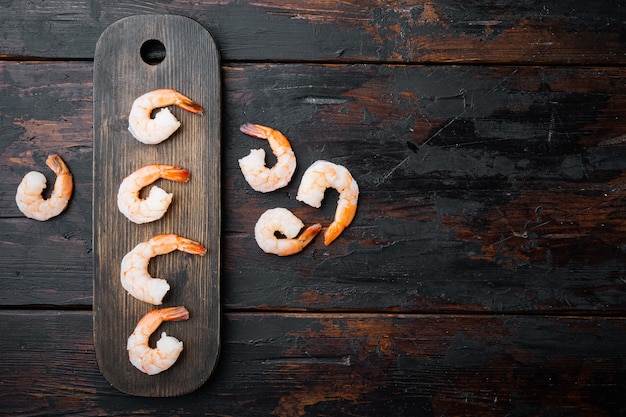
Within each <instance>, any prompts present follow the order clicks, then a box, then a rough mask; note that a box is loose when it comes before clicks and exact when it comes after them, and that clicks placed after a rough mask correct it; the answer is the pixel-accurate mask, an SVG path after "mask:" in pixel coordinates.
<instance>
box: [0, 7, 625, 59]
mask: <svg viewBox="0 0 626 417" xmlns="http://www.w3.org/2000/svg"><path fill="white" fill-rule="evenodd" d="M151 13H155V14H179V15H183V16H187V17H191V18H193V19H195V20H197V21H198V22H199V23H201V24H202V25H204V26H205V27H206V28H207V29H208V30H209V31H210V32H211V33H212V34H213V35H214V36H215V37H216V39H217V42H218V44H219V45H220V49H221V51H222V53H223V58H224V60H226V61H233V60H236V61H242V60H244V61H245V60H288V61H294V60H295V61H304V60H309V61H326V62H328V61H355V60H358V61H386V62H429V63H436V62H439V63H441V62H457V63H460V62H465V63H478V62H480V63H520V64H521V63H524V64H624V63H625V62H626V44H625V42H624V38H623V22H624V19H625V16H626V10H624V7H622V5H621V4H619V3H615V2H614V1H611V0H600V1H594V2H588V1H573V2H572V1H569V2H566V3H563V2H559V1H549V2H545V1H539V0H528V1H523V2H520V1H507V2H494V1H489V2H474V1H468V0H465V1H453V0H438V1H436V2H433V1H419V2H409V3H407V2H404V1H393V2H380V1H377V0H365V1H364V0H353V1H343V2H340V3H336V2H327V1H323V0H311V1H302V0H292V1H287V2H285V1H276V0H270V1H263V2H254V3H242V2H239V1H235V0H230V1H214V0H203V1H196V2H187V1H181V0H174V1H142V2H136V1H120V0H118V1H106V2H105V1H86V0H74V1H71V2H68V1H66V0H62V1H61V0H52V1H50V0H48V1H46V2H28V3H26V4H23V3H18V2H4V4H3V6H2V13H0V56H5V57H45V58H80V59H90V58H93V51H94V47H95V44H96V40H97V39H98V37H99V36H100V33H102V31H103V30H104V29H105V28H106V27H107V26H109V25H110V24H111V23H113V22H114V21H116V20H118V19H121V18H123V17H127V16H130V15H136V14H151Z"/></svg>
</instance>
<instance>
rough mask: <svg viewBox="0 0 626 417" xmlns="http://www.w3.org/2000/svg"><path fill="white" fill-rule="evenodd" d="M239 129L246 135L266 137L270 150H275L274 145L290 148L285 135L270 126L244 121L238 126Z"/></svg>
mask: <svg viewBox="0 0 626 417" xmlns="http://www.w3.org/2000/svg"><path fill="white" fill-rule="evenodd" d="M239 130H241V131H242V132H243V133H245V134H246V135H250V136H254V137H255V138H259V139H267V140H268V141H269V142H270V146H271V147H272V150H274V151H276V150H275V147H278V148H291V144H290V143H289V139H287V138H286V137H285V135H283V134H282V133H280V132H279V131H278V130H276V129H272V128H271V127H267V126H261V125H255V124H252V123H244V124H242V125H241V126H240V127H239Z"/></svg>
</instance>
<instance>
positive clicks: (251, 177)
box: [239, 123, 296, 193]
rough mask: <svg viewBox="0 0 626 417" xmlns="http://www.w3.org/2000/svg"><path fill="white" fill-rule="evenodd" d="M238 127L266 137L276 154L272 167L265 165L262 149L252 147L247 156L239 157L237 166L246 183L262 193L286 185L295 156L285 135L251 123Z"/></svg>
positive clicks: (248, 132) (251, 133) (259, 136)
mask: <svg viewBox="0 0 626 417" xmlns="http://www.w3.org/2000/svg"><path fill="white" fill-rule="evenodd" d="M239 129H240V130H241V131H242V132H243V133H245V134H247V135H250V136H254V137H257V138H259V139H267V141H268V143H269V145H270V148H271V149H272V152H274V155H275V156H276V164H275V165H274V166H273V167H272V168H268V167H267V166H265V150H264V149H252V150H251V151H250V154H248V156H245V157H243V158H241V159H240V160H239V167H240V168H241V172H242V173H243V176H244V178H245V179H246V181H247V182H248V184H250V186H251V187H252V188H253V189H254V190H255V191H259V192H262V193H267V192H270V191H274V190H277V189H279V188H282V187H284V186H286V185H287V184H288V183H289V181H291V177H292V176H293V173H294V171H295V170H296V156H295V154H294V153H293V150H292V149H291V144H290V143H289V140H288V139H287V138H286V137H285V135H283V134H282V133H280V132H279V131H278V130H275V129H272V128H270V127H266V126H261V125H255V124H251V123H245V124H243V125H241V127H240V128H239Z"/></svg>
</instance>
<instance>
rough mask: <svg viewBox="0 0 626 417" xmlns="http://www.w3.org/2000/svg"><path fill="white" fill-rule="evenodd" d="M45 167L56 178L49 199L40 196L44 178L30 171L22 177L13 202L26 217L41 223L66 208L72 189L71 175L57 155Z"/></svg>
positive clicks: (44, 182) (39, 173) (44, 186)
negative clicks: (50, 170) (48, 168)
mask: <svg viewBox="0 0 626 417" xmlns="http://www.w3.org/2000/svg"><path fill="white" fill-rule="evenodd" d="M46 165H48V167H50V169H52V171H54V173H55V174H56V176H57V178H56V180H55V182H54V188H53V190H52V194H51V195H50V198H48V199H46V200H44V199H43V197H42V196H41V193H42V191H43V190H44V189H45V188H46V177H45V176H44V175H43V174H42V173H41V172H37V171H31V172H29V173H28V174H26V175H25V176H24V178H23V179H22V182H21V183H20V185H19V186H18V187H17V194H16V195H15V202H16V203H17V207H18V208H19V209H20V211H21V212H22V213H24V215H25V216H26V217H29V218H31V219H35V220H41V221H43V220H48V219H50V218H51V217H54V216H58V215H59V214H61V212H63V210H65V208H66V207H67V203H68V202H69V200H70V197H71V196H72V190H73V189H74V183H73V181H72V174H71V173H70V171H69V169H68V168H67V165H65V162H63V159H61V157H60V156H59V155H50V156H49V157H48V159H47V160H46Z"/></svg>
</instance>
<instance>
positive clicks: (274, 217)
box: [254, 207, 322, 256]
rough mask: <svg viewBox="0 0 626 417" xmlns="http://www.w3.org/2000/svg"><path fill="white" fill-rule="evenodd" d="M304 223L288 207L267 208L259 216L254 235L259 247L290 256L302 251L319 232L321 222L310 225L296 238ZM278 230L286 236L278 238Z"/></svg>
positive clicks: (268, 251) (276, 253)
mask: <svg viewBox="0 0 626 417" xmlns="http://www.w3.org/2000/svg"><path fill="white" fill-rule="evenodd" d="M303 227H304V223H302V221H301V220H300V219H299V218H298V217H296V215H295V214H293V213H292V212H291V211H289V210H287V209H286V208H282V207H278V208H273V209H269V210H267V211H266V212H265V213H263V214H262V215H261V217H259V220H258V221H257V223H256V225H255V226H254V237H255V239H256V242H257V244H258V245H259V247H260V248H261V249H262V250H263V251H264V252H266V253H273V254H275V255H279V256H288V255H293V254H295V253H298V252H301V251H302V249H304V247H305V246H306V245H308V244H309V243H311V241H312V240H313V238H314V237H315V236H316V235H317V234H318V233H319V231H320V230H321V229H322V225H321V224H314V225H312V226H309V227H308V228H307V229H305V230H304V232H302V234H301V235H300V236H299V237H297V238H296V236H297V235H298V233H300V230H302V228H303ZM276 232H279V233H282V234H283V235H284V236H285V238H278V237H277V236H276Z"/></svg>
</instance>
